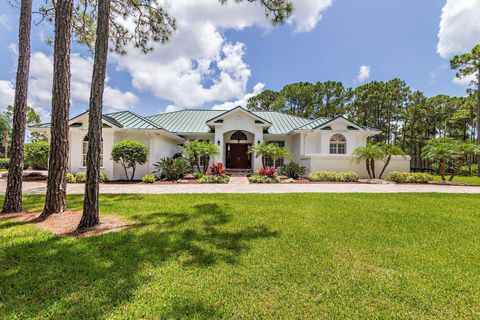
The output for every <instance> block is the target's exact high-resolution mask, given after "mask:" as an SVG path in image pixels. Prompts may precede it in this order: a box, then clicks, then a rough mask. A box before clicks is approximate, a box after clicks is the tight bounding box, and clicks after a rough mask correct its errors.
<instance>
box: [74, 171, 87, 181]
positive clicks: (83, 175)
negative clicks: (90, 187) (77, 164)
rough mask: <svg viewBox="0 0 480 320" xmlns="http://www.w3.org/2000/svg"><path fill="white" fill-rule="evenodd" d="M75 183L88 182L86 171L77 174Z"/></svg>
mask: <svg viewBox="0 0 480 320" xmlns="http://www.w3.org/2000/svg"><path fill="white" fill-rule="evenodd" d="M75 182H77V183H85V182H87V173H86V172H84V171H79V172H77V174H75Z"/></svg>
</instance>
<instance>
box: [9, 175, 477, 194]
mask: <svg viewBox="0 0 480 320" xmlns="http://www.w3.org/2000/svg"><path fill="white" fill-rule="evenodd" d="M5 186H6V179H1V180H0V192H1V194H4V193H5ZM23 189H24V194H45V191H46V183H45V182H43V181H42V182H24V183H23ZM83 192H84V185H83V184H69V185H68V193H69V194H82V193H83ZM100 192H101V193H112V194H115V193H117V194H119V193H149V194H168V193H301V192H319V193H323V192H324V193H351V192H354V193H397V192H402V193H403V192H435V193H475V194H480V187H459V186H441V185H406V184H360V183H358V184H357V183H351V184H349V183H345V184H342V183H328V184H327V183H326V184H249V183H248V181H247V180H246V178H244V177H232V181H231V183H229V184H168V185H167V184H154V185H150V184H143V183H137V184H112V183H107V184H101V185H100Z"/></svg>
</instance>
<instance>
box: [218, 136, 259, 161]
mask: <svg viewBox="0 0 480 320" xmlns="http://www.w3.org/2000/svg"><path fill="white" fill-rule="evenodd" d="M253 138H254V135H253V134H252V133H250V132H247V131H243V130H237V131H229V132H226V133H225V134H224V141H225V165H226V167H227V169H251V168H252V155H251V154H250V153H248V149H249V148H250V146H251V145H252V144H253Z"/></svg>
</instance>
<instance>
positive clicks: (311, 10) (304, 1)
mask: <svg viewBox="0 0 480 320" xmlns="http://www.w3.org/2000/svg"><path fill="white" fill-rule="evenodd" d="M293 3H294V7H295V11H294V14H293V16H292V18H291V19H290V20H289V23H290V24H294V25H295V31H296V32H306V31H311V30H313V29H314V28H315V27H316V25H317V23H318V22H319V21H320V20H321V19H322V13H323V12H325V11H326V10H327V9H328V8H329V7H330V6H331V5H332V0H323V1H322V0H317V1H314V0H313V1H312V0H296V1H294V2H293Z"/></svg>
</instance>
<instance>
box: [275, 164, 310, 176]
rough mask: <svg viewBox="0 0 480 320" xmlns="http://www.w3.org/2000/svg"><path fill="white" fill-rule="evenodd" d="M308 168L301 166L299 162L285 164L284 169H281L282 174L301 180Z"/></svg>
mask: <svg viewBox="0 0 480 320" xmlns="http://www.w3.org/2000/svg"><path fill="white" fill-rule="evenodd" d="M305 170H306V168H305V167H304V166H302V165H300V164H299V163H297V162H289V163H287V164H285V165H284V166H283V167H280V170H279V172H280V174H282V175H284V176H287V177H289V178H291V179H295V180H296V179H299V178H300V177H301V176H303V175H304V174H305Z"/></svg>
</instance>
